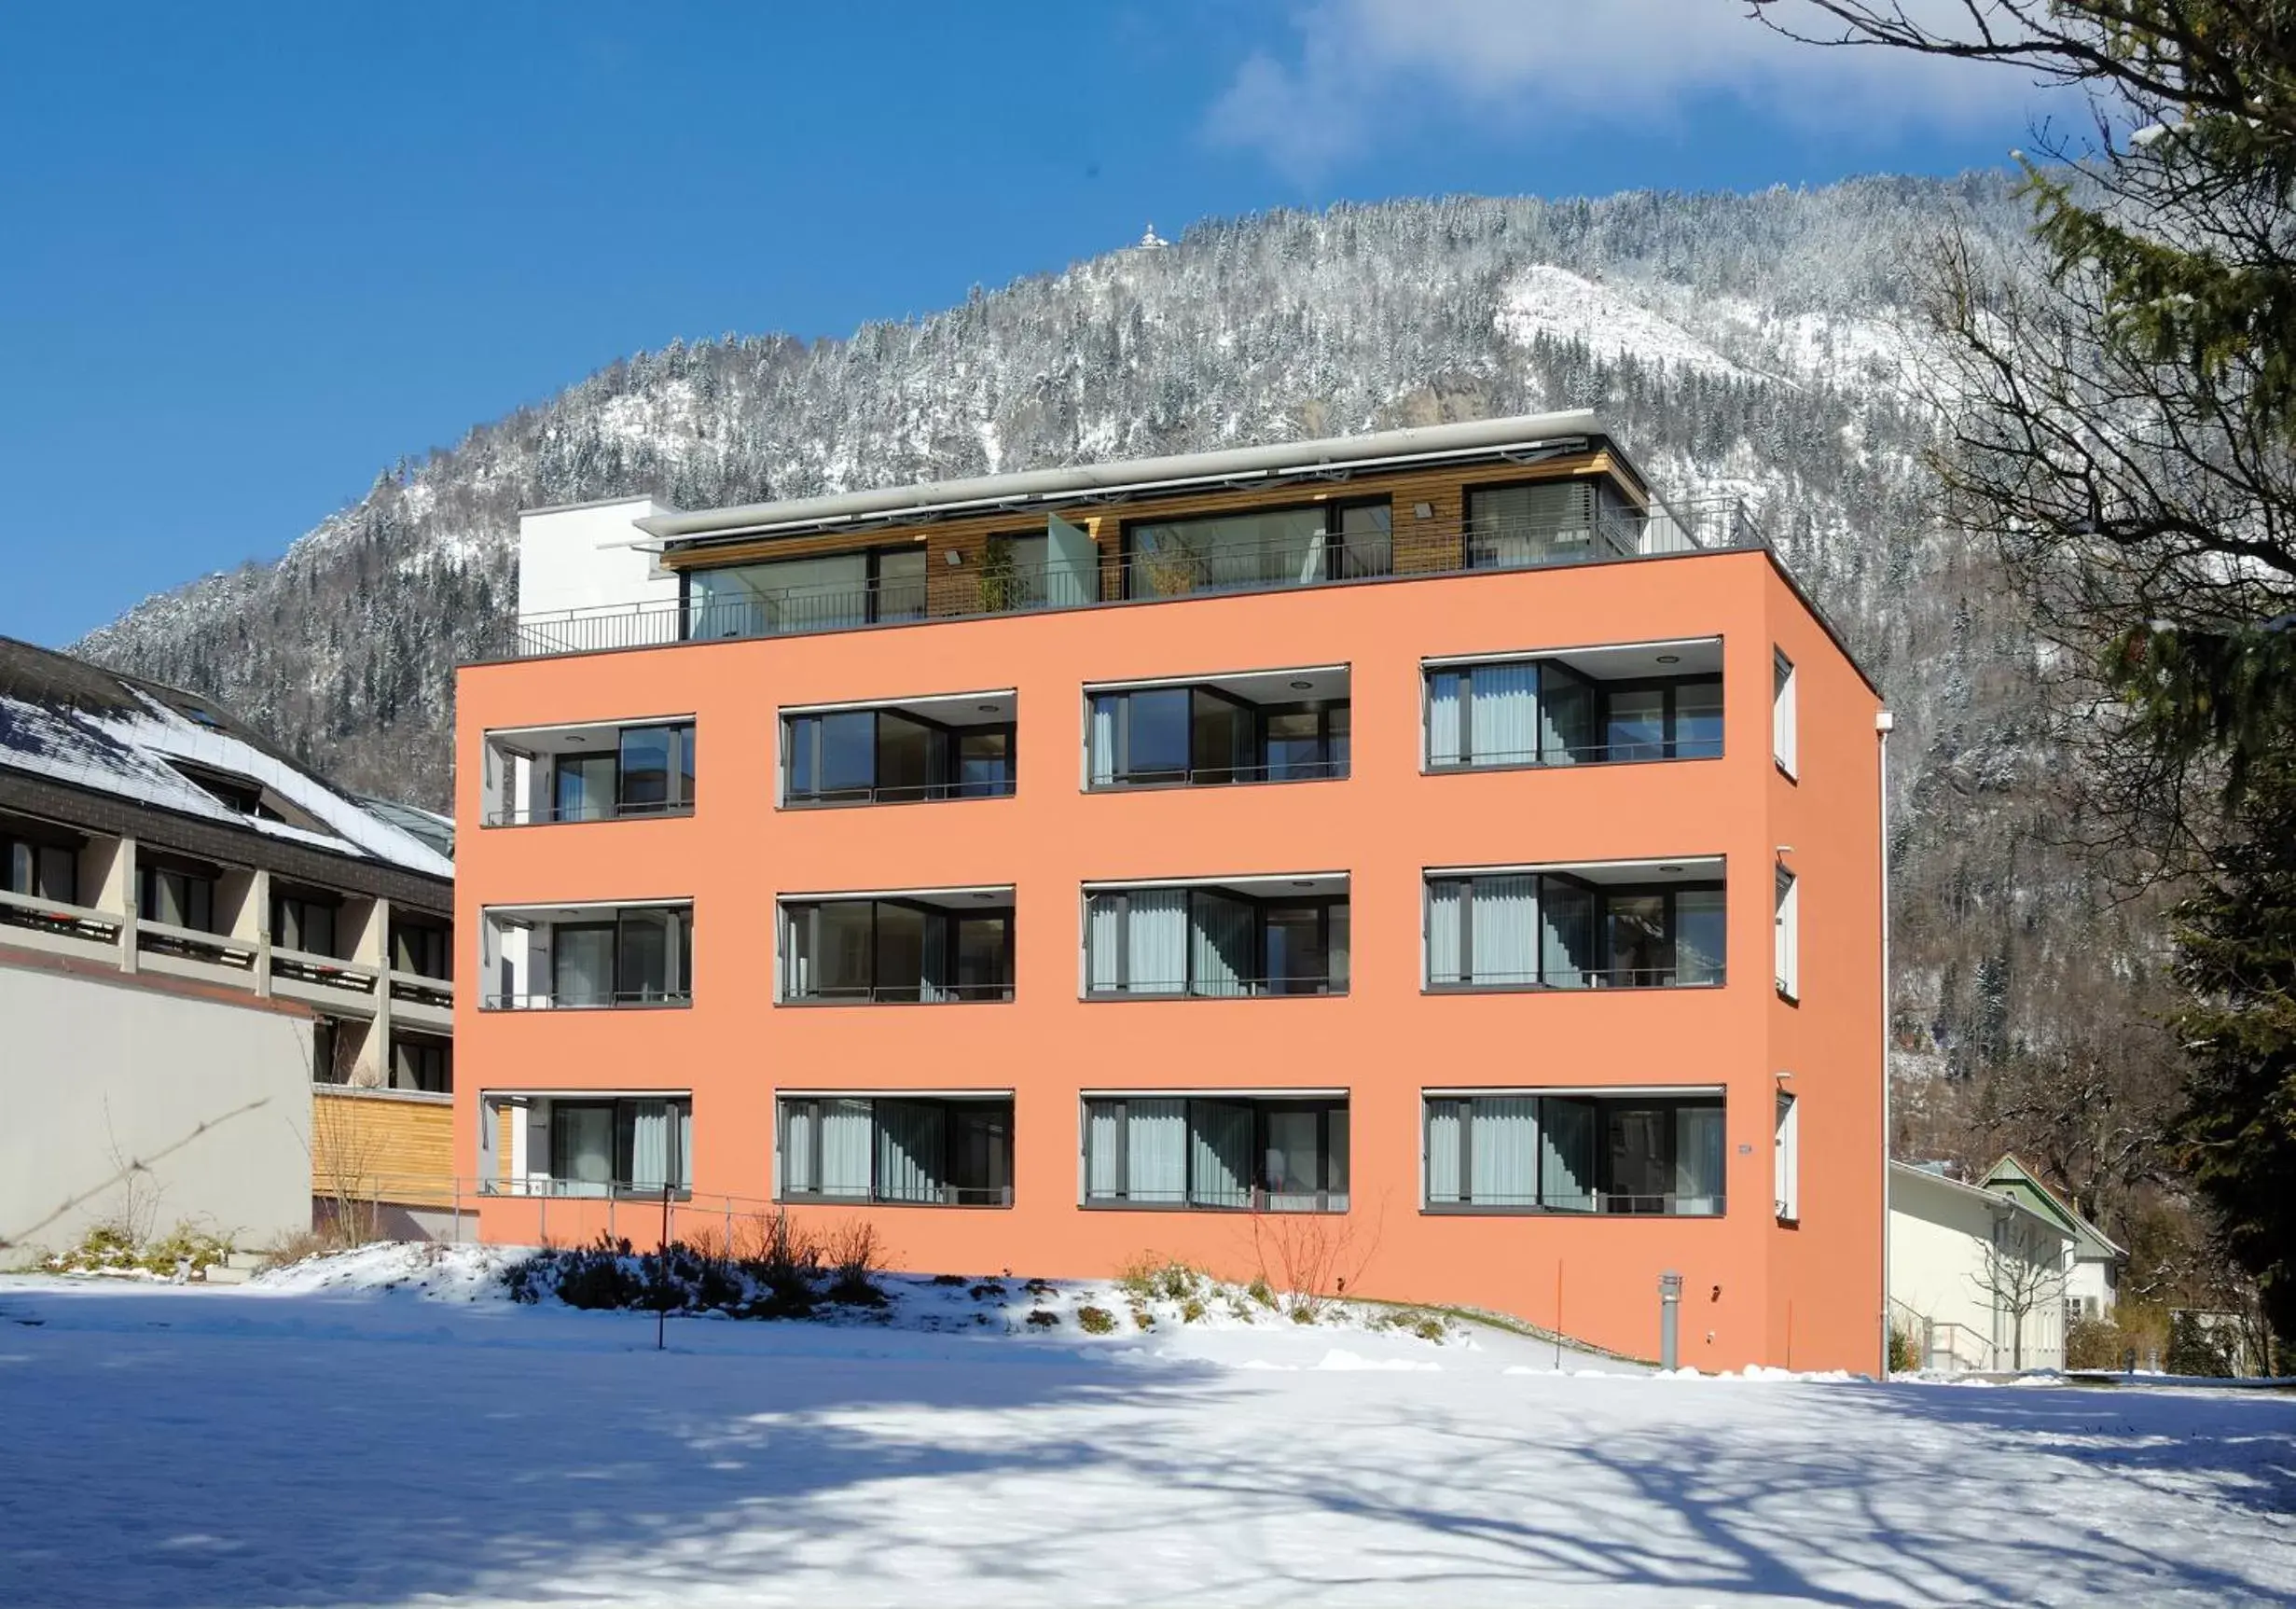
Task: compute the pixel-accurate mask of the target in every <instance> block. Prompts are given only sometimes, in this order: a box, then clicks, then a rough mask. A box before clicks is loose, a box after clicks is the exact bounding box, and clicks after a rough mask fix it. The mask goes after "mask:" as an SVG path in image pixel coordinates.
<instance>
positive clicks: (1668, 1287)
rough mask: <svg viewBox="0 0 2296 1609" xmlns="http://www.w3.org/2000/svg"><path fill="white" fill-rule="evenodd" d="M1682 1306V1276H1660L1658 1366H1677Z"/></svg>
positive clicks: (1668, 1367)
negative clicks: (1677, 1332) (1677, 1327)
mask: <svg viewBox="0 0 2296 1609" xmlns="http://www.w3.org/2000/svg"><path fill="white" fill-rule="evenodd" d="M1681 1306H1682V1276H1681V1275H1680V1274H1660V1275H1659V1276H1658V1366H1659V1367H1660V1368H1664V1369H1671V1368H1674V1367H1676V1366H1677V1363H1676V1358H1677V1354H1678V1351H1679V1348H1678V1346H1677V1338H1676V1334H1675V1330H1676V1325H1677V1323H1678V1321H1679V1317H1680V1314H1681Z"/></svg>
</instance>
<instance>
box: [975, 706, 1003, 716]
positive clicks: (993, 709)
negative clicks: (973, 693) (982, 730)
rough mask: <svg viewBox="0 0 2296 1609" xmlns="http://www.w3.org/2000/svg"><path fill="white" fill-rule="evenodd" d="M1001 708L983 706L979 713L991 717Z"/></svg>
mask: <svg viewBox="0 0 2296 1609" xmlns="http://www.w3.org/2000/svg"><path fill="white" fill-rule="evenodd" d="M1002 708H1003V705H1001V704H983V705H981V707H980V713H981V714H984V715H993V714H996V713H997V711H998V710H1000V709H1002Z"/></svg>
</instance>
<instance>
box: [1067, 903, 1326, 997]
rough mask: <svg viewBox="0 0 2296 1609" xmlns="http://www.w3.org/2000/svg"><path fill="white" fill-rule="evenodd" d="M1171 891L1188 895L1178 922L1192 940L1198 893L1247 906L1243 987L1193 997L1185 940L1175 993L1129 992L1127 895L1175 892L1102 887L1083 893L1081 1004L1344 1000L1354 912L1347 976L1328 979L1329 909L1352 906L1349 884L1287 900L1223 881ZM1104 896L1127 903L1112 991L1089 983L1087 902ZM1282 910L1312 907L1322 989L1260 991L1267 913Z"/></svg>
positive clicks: (1192, 960)
mask: <svg viewBox="0 0 2296 1609" xmlns="http://www.w3.org/2000/svg"><path fill="white" fill-rule="evenodd" d="M1176 891H1177V892H1179V893H1182V894H1185V895H1187V896H1188V897H1187V900H1186V902H1185V909H1184V919H1185V921H1186V922H1187V927H1188V932H1189V934H1190V935H1191V936H1193V935H1194V934H1195V932H1196V895H1206V894H1210V895H1222V896H1224V897H1225V898H1228V899H1232V900H1235V901H1237V902H1238V903H1239V904H1243V905H1247V906H1250V907H1251V908H1252V976H1251V977H1250V978H1245V979H1243V982H1244V984H1245V985H1246V987H1245V988H1244V989H1243V990H1242V991H1241V992H1238V993H1234V994H1221V993H1198V992H1197V991H1196V946H1195V944H1194V943H1193V942H1190V943H1189V944H1187V945H1186V946H1185V947H1184V957H1185V962H1186V968H1187V971H1186V977H1185V979H1184V982H1183V987H1181V988H1179V989H1143V990H1135V989H1133V988H1132V987H1131V971H1132V956H1131V950H1132V931H1131V920H1130V915H1131V913H1130V906H1129V896H1131V895H1135V894H1163V893H1171V892H1175V889H1174V887H1172V886H1169V885H1168V886H1166V887H1161V888H1159V887H1155V886H1141V887H1135V888H1104V889H1094V888H1087V889H1086V890H1085V899H1086V910H1085V947H1086V948H1085V996H1084V997H1085V998H1086V1000H1088V1001H1090V1000H1245V999H1252V1000H1256V999H1310V998H1312V999H1328V998H1340V999H1344V998H1346V996H1347V995H1348V994H1349V993H1350V992H1352V990H1353V988H1354V979H1355V950H1354V913H1353V910H1352V909H1349V950H1348V975H1347V977H1346V978H1333V977H1332V973H1331V955H1332V912H1333V911H1334V910H1335V909H1337V908H1339V907H1342V906H1349V907H1350V908H1351V907H1352V904H1353V899H1354V894H1355V890H1354V886H1353V884H1352V883H1350V884H1349V889H1348V892H1347V893H1345V894H1321V895H1319V894H1299V893H1296V892H1293V893H1290V894H1289V896H1288V897H1287V895H1284V894H1271V895H1253V894H1249V893H1246V892H1244V891H1243V890H1241V889H1237V888H1233V887H1230V886H1228V885H1226V884H1224V883H1183V884H1179V885H1177V890H1176ZM1107 898H1116V899H1123V900H1125V901H1126V902H1127V904H1126V906H1125V908H1124V909H1123V910H1122V912H1121V913H1120V914H1119V915H1118V917H1117V919H1116V976H1117V978H1119V979H1120V980H1121V981H1120V982H1119V984H1118V986H1117V987H1115V988H1113V989H1105V988H1095V987H1094V986H1093V982H1092V973H1093V966H1092V950H1091V943H1092V918H1091V901H1093V900H1095V899H1107ZM1283 906H1291V907H1302V906H1312V907H1315V908H1317V922H1316V940H1317V944H1318V946H1319V947H1320V948H1321V950H1322V951H1323V975H1324V980H1323V987H1322V988H1321V989H1283V990H1274V989H1269V988H1267V987H1266V985H1267V984H1269V983H1271V982H1273V981H1275V980H1274V979H1272V978H1269V977H1268V975H1267V913H1268V910H1269V909H1271V908H1275V907H1283ZM1287 981H1289V980H1287Z"/></svg>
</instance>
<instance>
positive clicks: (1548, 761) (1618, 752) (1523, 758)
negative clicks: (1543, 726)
mask: <svg viewBox="0 0 2296 1609" xmlns="http://www.w3.org/2000/svg"><path fill="white" fill-rule="evenodd" d="M1668 750H1672V751H1673V752H1672V753H1668V752H1667V751H1668ZM1720 758H1722V740H1721V739H1720V738H1678V739H1676V740H1675V741H1674V742H1663V741H1660V740H1658V739H1653V738H1638V739H1635V740H1633V741H1630V742H1603V743H1546V744H1543V745H1542V746H1541V747H1539V748H1535V749H1483V748H1478V749H1476V750H1475V753H1474V757H1473V758H1472V759H1465V760H1445V759H1436V760H1430V761H1429V762H1428V766H1427V769H1428V770H1431V771H1473V770H1487V769H1491V768H1497V767H1505V766H1595V765H1610V764H1616V763H1618V762H1621V761H1627V760H1718V759H1720Z"/></svg>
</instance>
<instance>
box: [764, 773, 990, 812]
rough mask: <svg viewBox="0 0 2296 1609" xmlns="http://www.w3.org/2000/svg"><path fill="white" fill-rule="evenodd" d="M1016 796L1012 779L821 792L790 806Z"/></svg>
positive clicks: (793, 799)
mask: <svg viewBox="0 0 2296 1609" xmlns="http://www.w3.org/2000/svg"><path fill="white" fill-rule="evenodd" d="M1013 793H1014V785H1013V779H1012V778H1011V777H1009V776H1003V777H993V778H989V779H986V780H975V781H973V782H959V783H907V784H900V785H897V786H896V785H884V786H878V785H871V786H867V787H851V788H818V789H815V790H814V791H812V792H810V793H792V794H791V795H790V796H789V799H788V803H789V807H790V809H792V810H807V809H810V808H811V807H812V806H815V805H851V804H918V803H920V802H924V803H929V802H933V801H936V800H940V799H1002V798H1012V797H1013Z"/></svg>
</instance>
